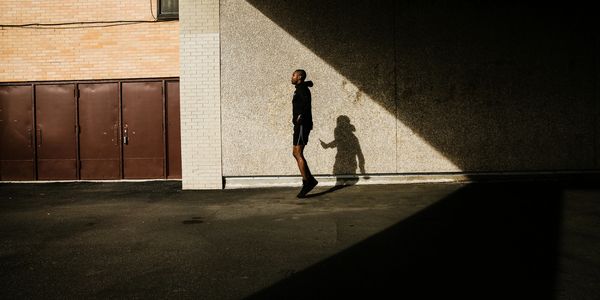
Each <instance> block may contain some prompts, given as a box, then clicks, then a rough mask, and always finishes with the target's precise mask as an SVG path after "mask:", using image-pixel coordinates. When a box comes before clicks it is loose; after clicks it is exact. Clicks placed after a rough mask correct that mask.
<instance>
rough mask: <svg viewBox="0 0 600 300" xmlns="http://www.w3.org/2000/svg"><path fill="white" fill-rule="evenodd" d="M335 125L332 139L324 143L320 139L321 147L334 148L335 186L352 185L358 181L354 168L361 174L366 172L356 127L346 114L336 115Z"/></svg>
mask: <svg viewBox="0 0 600 300" xmlns="http://www.w3.org/2000/svg"><path fill="white" fill-rule="evenodd" d="M336 122H337V125H336V127H335V129H334V131H333V138H334V140H333V141H331V142H329V143H325V142H323V141H322V140H319V141H320V142H321V147H323V148H324V149H327V148H335V149H336V150H337V153H336V155H335V163H334V165H333V172H332V173H333V175H335V176H336V177H337V182H336V186H338V185H353V184H355V183H356V182H358V176H357V175H356V170H357V169H359V170H360V173H361V174H366V171H365V157H364V155H363V153H362V150H361V149H360V143H359V141H358V138H357V137H356V135H354V131H356V127H354V125H352V124H351V123H350V118H349V117H348V116H344V115H342V116H339V117H337V121H336Z"/></svg>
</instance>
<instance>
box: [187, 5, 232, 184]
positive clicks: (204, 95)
mask: <svg viewBox="0 0 600 300" xmlns="http://www.w3.org/2000/svg"><path fill="white" fill-rule="evenodd" d="M179 11H180V31H179V37H180V45H181V48H180V57H181V60H182V63H181V70H180V73H181V74H180V97H181V98H180V99H181V100H180V101H181V107H182V109H181V159H182V178H183V183H182V185H183V188H184V189H220V188H222V187H223V183H222V174H223V172H222V163H221V97H220V40H219V1H218V0H180V1H179Z"/></svg>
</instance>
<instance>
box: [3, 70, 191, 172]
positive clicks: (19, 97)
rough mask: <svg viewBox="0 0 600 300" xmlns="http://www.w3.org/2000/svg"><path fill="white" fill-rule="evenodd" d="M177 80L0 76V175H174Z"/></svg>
mask: <svg viewBox="0 0 600 300" xmlns="http://www.w3.org/2000/svg"><path fill="white" fill-rule="evenodd" d="M179 109H180V108H179V81H178V80H177V79H175V78H172V79H148V80H133V79H132V80H115V81H85V82H58V83H42V82H40V83H29V84H22V83H21V84H19V83H16V84H10V83H0V138H1V140H0V142H1V143H0V180H2V181H6V180H38V179H39V180H77V179H84V180H87V179H99V180H103V179H161V178H164V179H166V178H168V179H179V178H181V145H180V144H181V137H180V124H179V122H180V119H179Z"/></svg>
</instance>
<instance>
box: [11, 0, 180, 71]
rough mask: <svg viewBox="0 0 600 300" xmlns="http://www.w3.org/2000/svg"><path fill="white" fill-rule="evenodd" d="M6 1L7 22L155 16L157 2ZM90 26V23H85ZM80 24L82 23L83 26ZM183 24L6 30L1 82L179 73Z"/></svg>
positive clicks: (144, 17) (149, 17)
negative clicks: (181, 25) (180, 28)
mask: <svg viewBox="0 0 600 300" xmlns="http://www.w3.org/2000/svg"><path fill="white" fill-rule="evenodd" d="M57 3H59V2H56V1H37V0H36V1H34V0H29V1H21V0H4V1H0V12H2V20H0V23H2V24H28V23H61V22H91V21H117V20H119V21H120V20H145V21H151V20H153V17H152V13H151V11H150V7H151V4H152V11H153V13H154V16H156V14H157V8H156V0H152V1H149V0H128V1H120V0H107V1H98V0H65V1H60V5H57ZM81 26H88V25H81ZM81 26H79V27H81ZM178 31H179V23H178V22H177V21H174V22H157V23H139V24H133V25H123V26H110V27H93V28H89V27H88V28H68V29H65V28H61V27H57V26H54V27H52V28H47V29H33V28H8V27H5V28H3V29H2V30H0V60H1V61H2V64H0V82H15V81H44V80H84V79H109V78H145V77H175V76H179V39H178V37H179V35H178Z"/></svg>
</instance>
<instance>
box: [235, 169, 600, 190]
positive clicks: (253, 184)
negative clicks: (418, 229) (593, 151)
mask: <svg viewBox="0 0 600 300" xmlns="http://www.w3.org/2000/svg"><path fill="white" fill-rule="evenodd" d="M315 178H317V180H318V181H319V186H336V185H353V184H356V185H367V184H414V183H454V182H492V181H516V180H519V181H524V180H529V181H531V180H589V179H593V180H598V179H599V178H600V170H585V171H540V172H488V173H432V174H429V173H427V174H370V175H355V176H353V175H340V176H333V175H324V176H315ZM224 182H225V184H224V186H225V189H241V188H264V187H299V186H301V185H302V180H301V178H300V176H255V177H251V176H249V177H241V176H240V177H237V176H236V177H225V178H224Z"/></svg>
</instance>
